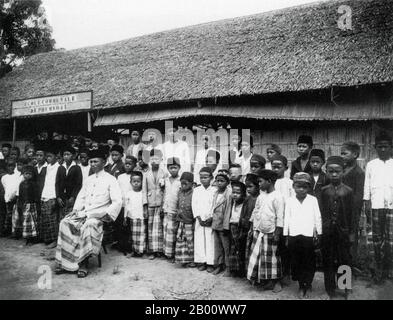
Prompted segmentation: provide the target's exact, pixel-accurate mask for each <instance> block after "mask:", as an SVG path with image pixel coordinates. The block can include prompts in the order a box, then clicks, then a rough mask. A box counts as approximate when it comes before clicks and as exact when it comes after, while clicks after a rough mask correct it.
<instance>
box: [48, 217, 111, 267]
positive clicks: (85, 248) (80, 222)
mask: <svg viewBox="0 0 393 320" xmlns="http://www.w3.org/2000/svg"><path fill="white" fill-rule="evenodd" d="M103 235H104V231H103V222H102V221H101V220H99V219H95V218H92V219H86V218H75V217H68V218H64V219H63V220H61V222H60V227H59V237H58V239H57V248H56V262H57V264H58V266H59V267H61V268H62V269H64V270H68V271H77V270H78V269H79V263H81V262H82V261H83V260H85V259H86V258H88V257H90V256H91V255H98V254H99V253H100V250H101V243H102V238H103Z"/></svg>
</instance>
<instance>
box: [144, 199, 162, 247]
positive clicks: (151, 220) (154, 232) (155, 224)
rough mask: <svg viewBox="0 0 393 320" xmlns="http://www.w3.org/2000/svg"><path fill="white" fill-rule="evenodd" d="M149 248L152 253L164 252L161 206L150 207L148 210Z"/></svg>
mask: <svg viewBox="0 0 393 320" xmlns="http://www.w3.org/2000/svg"><path fill="white" fill-rule="evenodd" d="M147 212H148V231H147V233H148V248H149V252H150V253H162V243H163V230H162V219H161V217H160V213H161V207H151V208H150V207H149V208H148V210H147Z"/></svg>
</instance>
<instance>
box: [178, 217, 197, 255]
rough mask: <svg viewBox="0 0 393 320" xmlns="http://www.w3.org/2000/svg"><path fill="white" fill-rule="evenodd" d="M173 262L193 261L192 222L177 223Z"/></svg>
mask: <svg viewBox="0 0 393 320" xmlns="http://www.w3.org/2000/svg"><path fill="white" fill-rule="evenodd" d="M175 262H176V263H190V262H194V224H192V223H184V222H180V223H179V228H178V229H177V236H176V249H175Z"/></svg>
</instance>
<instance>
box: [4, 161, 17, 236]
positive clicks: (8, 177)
mask: <svg viewBox="0 0 393 320" xmlns="http://www.w3.org/2000/svg"><path fill="white" fill-rule="evenodd" d="M15 168H16V164H15V162H11V161H10V162H8V163H7V174H5V175H4V176H3V177H2V178H1V183H2V185H3V188H4V201H5V204H6V216H5V219H4V229H3V230H4V236H9V235H11V232H12V213H13V210H14V207H15V204H16V197H17V193H18V189H19V184H20V182H21V178H20V177H21V176H20V174H18V173H15Z"/></svg>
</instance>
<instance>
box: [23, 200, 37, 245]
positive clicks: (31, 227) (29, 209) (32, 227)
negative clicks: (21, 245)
mask: <svg viewBox="0 0 393 320" xmlns="http://www.w3.org/2000/svg"><path fill="white" fill-rule="evenodd" d="M22 235H23V238H24V239H29V238H35V237H37V235H38V232H37V207H36V205H35V203H26V204H25V205H24V206H23V232H22Z"/></svg>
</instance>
